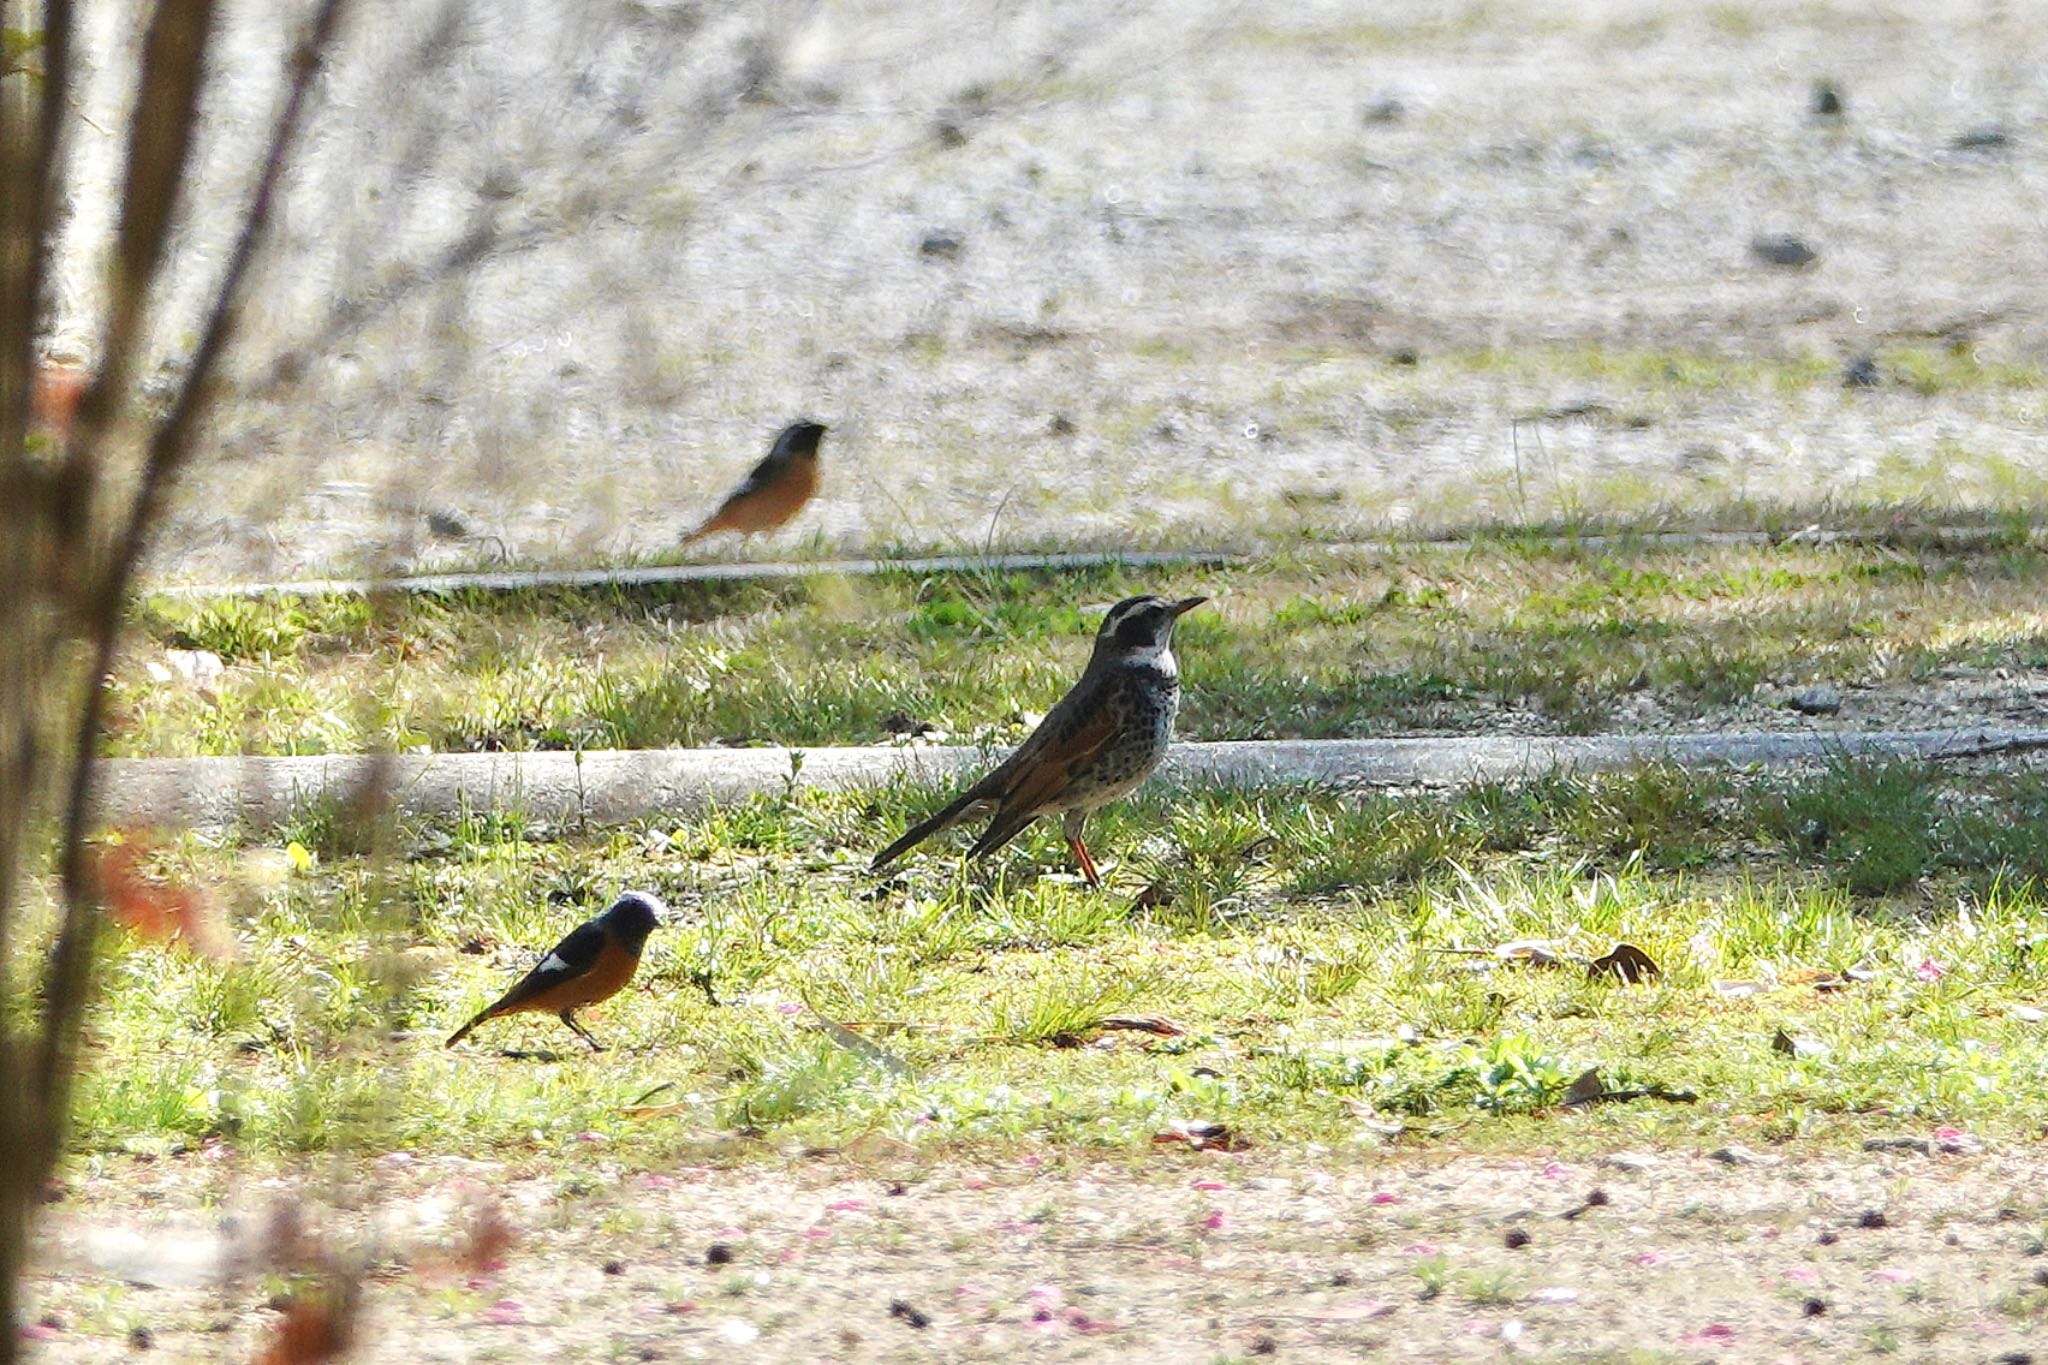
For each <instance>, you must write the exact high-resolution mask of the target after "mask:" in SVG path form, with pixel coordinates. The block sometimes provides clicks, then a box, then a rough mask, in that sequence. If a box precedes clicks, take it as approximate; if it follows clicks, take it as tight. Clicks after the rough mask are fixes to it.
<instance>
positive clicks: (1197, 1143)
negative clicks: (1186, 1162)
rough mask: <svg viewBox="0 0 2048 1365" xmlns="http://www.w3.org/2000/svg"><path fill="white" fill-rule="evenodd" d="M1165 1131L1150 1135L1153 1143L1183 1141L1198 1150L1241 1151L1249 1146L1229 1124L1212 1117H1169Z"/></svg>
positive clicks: (1165, 1143) (1163, 1143)
mask: <svg viewBox="0 0 2048 1365" xmlns="http://www.w3.org/2000/svg"><path fill="white" fill-rule="evenodd" d="M1166 1127H1167V1131H1165V1132H1163V1133H1155V1134H1153V1135H1152V1141H1153V1142H1154V1143H1155V1144H1158V1145H1161V1146H1164V1145H1167V1144H1170V1143H1175V1142H1184V1143H1186V1144H1187V1145H1188V1146H1189V1147H1191V1148H1193V1149H1194V1150H1195V1151H1198V1152H1206V1151H1218V1152H1241V1151H1243V1150H1245V1149H1246V1148H1247V1147H1249V1146H1251V1144H1250V1143H1249V1142H1246V1141H1245V1140H1244V1139H1243V1138H1241V1137H1239V1136H1238V1135H1237V1134H1236V1133H1234V1132H1232V1131H1231V1130H1230V1127H1229V1125H1227V1124H1222V1123H1217V1122H1215V1121H1214V1120H1212V1119H1171V1120H1169V1121H1168V1122H1167V1125H1166Z"/></svg>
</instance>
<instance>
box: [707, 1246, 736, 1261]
mask: <svg viewBox="0 0 2048 1365" xmlns="http://www.w3.org/2000/svg"><path fill="white" fill-rule="evenodd" d="M704 1264H705V1265H731V1264H732V1247H731V1246H730V1245H728V1244H727V1243H724V1242H713V1243H712V1244H711V1245H710V1246H708V1247H706V1248H705V1249H704Z"/></svg>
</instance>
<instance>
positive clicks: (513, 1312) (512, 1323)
mask: <svg viewBox="0 0 2048 1365" xmlns="http://www.w3.org/2000/svg"><path fill="white" fill-rule="evenodd" d="M484 1318H485V1320H486V1321H489V1322H495V1323H497V1324H498V1325H499V1326H500V1327H518V1326H521V1325H523V1324H524V1323H525V1322H526V1305H525V1304H522V1303H521V1302H519V1300H517V1299H499V1300H498V1301H497V1302H496V1303H494V1304H492V1305H491V1306H490V1307H489V1308H486V1309H485V1310H484Z"/></svg>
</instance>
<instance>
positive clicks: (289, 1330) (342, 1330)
mask: <svg viewBox="0 0 2048 1365" xmlns="http://www.w3.org/2000/svg"><path fill="white" fill-rule="evenodd" d="M355 1309H356V1291H355V1287H354V1286H353V1285H347V1286H343V1287H341V1288H339V1289H337V1290H334V1291H331V1292H328V1293H324V1294H321V1293H315V1294H309V1295H304V1296H301V1297H297V1298H294V1299H292V1300H291V1301H290V1302H289V1303H287V1304H286V1305H285V1308H284V1318H283V1320H282V1321H280V1322H279V1323H278V1324H277V1330H276V1331H275V1332H272V1333H271V1334H270V1344H269V1345H268V1346H266V1347H264V1349H263V1354H262V1355H260V1356H258V1357H257V1358H256V1365H323V1363H324V1362H326V1361H330V1360H339V1359H340V1358H341V1357H342V1356H343V1355H344V1354H346V1353H347V1351H348V1349H349V1346H350V1345H351V1344H352V1342H353V1339H354V1336H355Z"/></svg>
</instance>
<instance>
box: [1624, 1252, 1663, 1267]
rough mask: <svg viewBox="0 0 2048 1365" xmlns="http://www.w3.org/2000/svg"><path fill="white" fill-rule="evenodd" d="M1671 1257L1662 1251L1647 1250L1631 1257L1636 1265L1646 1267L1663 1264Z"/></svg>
mask: <svg viewBox="0 0 2048 1365" xmlns="http://www.w3.org/2000/svg"><path fill="white" fill-rule="evenodd" d="M1670 1259H1671V1258H1670V1257H1669V1256H1666V1255H1665V1254H1664V1253H1663V1252H1661V1251H1645V1252H1643V1253H1641V1254H1640V1255H1636V1256H1631V1257H1629V1260H1630V1261H1632V1262H1634V1263H1635V1264H1636V1265H1639V1266H1644V1267H1648V1266H1653V1265H1663V1264H1664V1263H1665V1262H1666V1261H1668V1260H1670Z"/></svg>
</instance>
